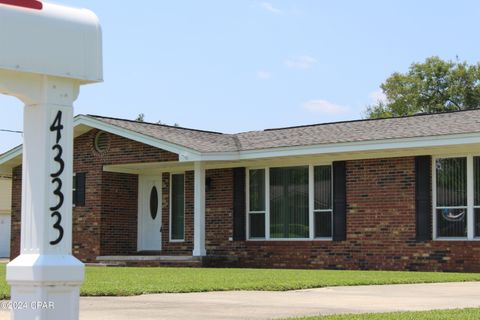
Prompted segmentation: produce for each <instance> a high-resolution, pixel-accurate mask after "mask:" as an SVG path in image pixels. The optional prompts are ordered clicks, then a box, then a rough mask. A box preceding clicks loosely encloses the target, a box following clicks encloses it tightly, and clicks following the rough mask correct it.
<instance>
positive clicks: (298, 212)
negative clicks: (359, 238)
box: [247, 165, 332, 240]
mask: <svg viewBox="0 0 480 320" xmlns="http://www.w3.org/2000/svg"><path fill="white" fill-rule="evenodd" d="M247 208H248V238H249V239H251V240H255V239H272V240H273V239H319V238H323V239H331V237H332V166H331V165H324V166H313V165H307V166H295V167H275V168H260V169H250V170H249V171H248V204H247Z"/></svg>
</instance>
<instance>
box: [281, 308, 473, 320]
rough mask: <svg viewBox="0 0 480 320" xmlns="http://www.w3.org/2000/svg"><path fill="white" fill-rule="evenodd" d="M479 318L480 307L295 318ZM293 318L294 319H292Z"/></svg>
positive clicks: (333, 319)
mask: <svg viewBox="0 0 480 320" xmlns="http://www.w3.org/2000/svg"><path fill="white" fill-rule="evenodd" d="M417 319H418V320H420V319H421V320H478V319H480V309H478V308H470V309H454V310H437V311H420V312H393V313H376V314H375V313H369V314H359V315H353V314H346V315H341V316H340V315H339V316H320V317H307V318H295V320H417ZM291 320H293V319H291Z"/></svg>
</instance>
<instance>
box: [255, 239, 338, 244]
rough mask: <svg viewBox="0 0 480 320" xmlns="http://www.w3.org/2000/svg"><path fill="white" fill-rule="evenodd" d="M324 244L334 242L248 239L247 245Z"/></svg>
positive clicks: (325, 240)
mask: <svg viewBox="0 0 480 320" xmlns="http://www.w3.org/2000/svg"><path fill="white" fill-rule="evenodd" d="M322 242H333V239H332V238H317V239H247V240H246V243H247V244H252V245H278V246H282V245H299V244H301V245H309V244H310V245H311V244H318V243H322Z"/></svg>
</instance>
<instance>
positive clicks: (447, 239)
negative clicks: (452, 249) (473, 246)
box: [433, 237, 480, 242]
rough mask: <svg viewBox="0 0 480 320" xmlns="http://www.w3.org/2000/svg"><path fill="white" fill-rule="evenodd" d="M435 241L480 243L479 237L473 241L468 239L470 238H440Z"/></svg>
mask: <svg viewBox="0 0 480 320" xmlns="http://www.w3.org/2000/svg"><path fill="white" fill-rule="evenodd" d="M433 241H466V242H470V241H473V242H475V241H480V238H479V237H477V238H473V239H468V238H445V237H439V238H435V239H433Z"/></svg>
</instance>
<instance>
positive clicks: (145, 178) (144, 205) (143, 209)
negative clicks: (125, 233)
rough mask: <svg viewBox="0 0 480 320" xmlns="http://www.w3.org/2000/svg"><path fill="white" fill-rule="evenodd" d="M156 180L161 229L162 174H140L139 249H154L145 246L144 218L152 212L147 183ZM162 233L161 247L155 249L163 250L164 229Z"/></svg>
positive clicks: (158, 215)
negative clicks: (148, 199) (149, 209)
mask: <svg viewBox="0 0 480 320" xmlns="http://www.w3.org/2000/svg"><path fill="white" fill-rule="evenodd" d="M152 180H154V181H155V183H156V184H157V192H158V209H157V210H158V211H157V217H158V219H159V220H160V229H161V228H162V226H163V225H162V223H163V221H162V220H163V219H162V213H163V208H162V206H163V197H162V174H158V175H157V174H156V175H139V176H138V207H137V210H138V212H137V251H152V249H149V248H147V249H146V248H145V245H144V238H143V237H144V233H145V223H144V219H145V216H146V215H147V213H148V216H149V217H150V214H149V212H147V211H148V206H149V201H147V197H148V190H147V188H146V185H147V183H148V182H149V181H152ZM159 233H160V242H159V248H158V249H156V250H153V251H161V250H162V247H163V246H162V238H163V236H162V233H163V230H162V231H159Z"/></svg>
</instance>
